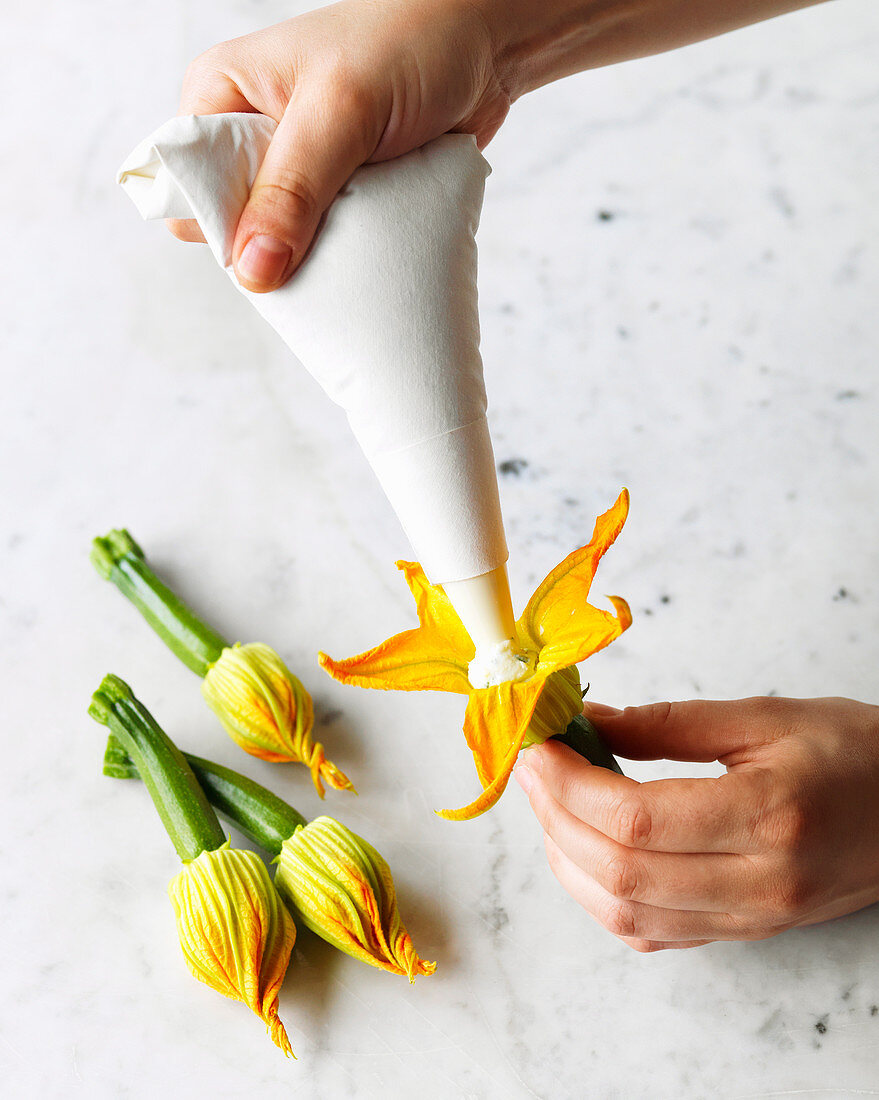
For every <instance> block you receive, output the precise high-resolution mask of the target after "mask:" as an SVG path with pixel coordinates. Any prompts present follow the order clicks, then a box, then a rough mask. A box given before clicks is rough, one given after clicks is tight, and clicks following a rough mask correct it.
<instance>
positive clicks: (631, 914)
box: [598, 898, 638, 939]
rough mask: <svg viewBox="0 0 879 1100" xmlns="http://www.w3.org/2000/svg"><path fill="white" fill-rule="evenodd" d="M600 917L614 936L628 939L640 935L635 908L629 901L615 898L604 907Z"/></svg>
mask: <svg viewBox="0 0 879 1100" xmlns="http://www.w3.org/2000/svg"><path fill="white" fill-rule="evenodd" d="M598 919H599V920H600V921H601V923H602V924H603V925H604V927H605V928H606V929H607V930H608V932H611V933H613V935H614V936H621V937H623V938H626V939H633V938H637V937H638V928H637V924H638V921H637V917H636V915H635V908H634V906H632V905H630V904H629V903H628V902H625V901H620V900H619V899H617V898H614V899H613V900H612V901H610V902H609V903H608V904H607V905H606V906H605V907H604V908H603V910H602V911H601V912H600V914H599V918H598Z"/></svg>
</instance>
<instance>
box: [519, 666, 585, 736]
mask: <svg viewBox="0 0 879 1100" xmlns="http://www.w3.org/2000/svg"><path fill="white" fill-rule="evenodd" d="M582 711H583V696H582V694H581V691H580V673H579V672H578V671H577V666H576V665H570V666H569V667H568V668H563V669H560V670H559V671H558V672H553V673H552V675H551V676H550V677H549V678H548V679H547V681H546V683H545V684H544V687H543V691H542V692H541V693H540V698H539V699H538V700H537V706H536V707H535V708H534V714H533V715H532V716H531V725H530V726H529V727H528V732H527V734H526V735H525V741H524V742H523V745H524V746H528V745H541V744H543V742H544V741H546V740H547V739H548V738H550V737H555V736H556V734H559V733H564V732H565V730H566V729H567V726H568V723H569V722H570V721H571V719H572V718H574V717H576V715H578V714H581V713H582Z"/></svg>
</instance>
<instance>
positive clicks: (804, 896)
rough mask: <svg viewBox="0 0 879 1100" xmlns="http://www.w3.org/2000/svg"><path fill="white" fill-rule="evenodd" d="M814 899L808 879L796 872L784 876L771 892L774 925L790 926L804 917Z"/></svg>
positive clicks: (771, 914)
mask: <svg viewBox="0 0 879 1100" xmlns="http://www.w3.org/2000/svg"><path fill="white" fill-rule="evenodd" d="M811 898H812V888H811V885H810V883H809V882H808V881H807V879H806V878H805V877H804V876H803V875H801V874H798V873H796V872H793V873H789V874H786V875H783V876H781V877H780V878H779V881H778V882H777V883H776V884H775V887H774V889H773V890H772V891H771V892H770V895H769V900H770V913H769V915H770V916H771V917H772V918H773V920H774V923H776V924H778V923H781V924H788V923H791V922H794V921H796V920H797V919H798V918H799V917H801V916H802V915H803V913H804V912H805V910H806V908H807V907H808V904H809V902H810V900H811Z"/></svg>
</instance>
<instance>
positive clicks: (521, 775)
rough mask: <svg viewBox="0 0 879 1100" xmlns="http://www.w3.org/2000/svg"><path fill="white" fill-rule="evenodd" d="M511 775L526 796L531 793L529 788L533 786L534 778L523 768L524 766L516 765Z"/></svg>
mask: <svg viewBox="0 0 879 1100" xmlns="http://www.w3.org/2000/svg"><path fill="white" fill-rule="evenodd" d="M513 775H514V776H515V777H516V782H517V783H518V784H519V786H520V787H521V788H522V790H523V791H524V792H525V794H528V793H529V792H530V791H531V787H532V786H533V784H534V776H533V775H532V774H531V772H530V771H529V770H528V769H527V768H526V767H525V765H524V764H517V765H516V767H515V768H514V770H513Z"/></svg>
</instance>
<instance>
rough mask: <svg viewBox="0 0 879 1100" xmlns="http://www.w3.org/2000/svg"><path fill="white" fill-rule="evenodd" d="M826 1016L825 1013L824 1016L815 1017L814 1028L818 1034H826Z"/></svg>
mask: <svg viewBox="0 0 879 1100" xmlns="http://www.w3.org/2000/svg"><path fill="white" fill-rule="evenodd" d="M828 1018H829V1017H828V1016H827V1015H825V1016H821V1017H819V1019H817V1020H816V1021H815V1030H816V1031H817V1032H818V1034H819V1035H826V1034H827V1020H828Z"/></svg>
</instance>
